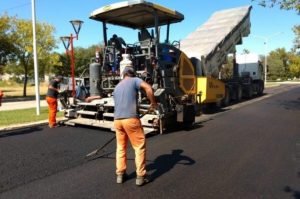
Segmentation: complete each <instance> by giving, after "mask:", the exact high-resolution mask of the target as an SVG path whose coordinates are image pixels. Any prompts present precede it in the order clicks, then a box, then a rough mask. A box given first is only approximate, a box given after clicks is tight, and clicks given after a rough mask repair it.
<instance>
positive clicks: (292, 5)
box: [252, 0, 300, 14]
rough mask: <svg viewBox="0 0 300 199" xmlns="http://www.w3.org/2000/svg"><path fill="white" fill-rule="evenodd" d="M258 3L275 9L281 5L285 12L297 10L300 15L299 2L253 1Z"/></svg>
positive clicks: (296, 0) (297, 0)
mask: <svg viewBox="0 0 300 199" xmlns="http://www.w3.org/2000/svg"><path fill="white" fill-rule="evenodd" d="M252 1H257V2H258V4H259V5H261V6H264V7H274V6H276V5H279V7H280V8H281V9H284V10H295V11H296V12H297V13H298V14H300V3H299V0H252Z"/></svg>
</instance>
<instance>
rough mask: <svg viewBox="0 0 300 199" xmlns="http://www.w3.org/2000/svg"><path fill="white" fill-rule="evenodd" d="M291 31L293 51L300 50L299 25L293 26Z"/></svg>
mask: <svg viewBox="0 0 300 199" xmlns="http://www.w3.org/2000/svg"><path fill="white" fill-rule="evenodd" d="M293 31H294V33H295V39H294V48H293V51H295V52H297V51H299V50H300V25H297V26H294V28H293Z"/></svg>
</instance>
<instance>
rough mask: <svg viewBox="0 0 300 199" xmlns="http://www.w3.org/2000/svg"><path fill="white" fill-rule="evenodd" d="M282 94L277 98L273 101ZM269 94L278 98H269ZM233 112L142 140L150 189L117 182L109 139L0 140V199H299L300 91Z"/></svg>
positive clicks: (93, 135)
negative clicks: (103, 147) (100, 152)
mask: <svg viewBox="0 0 300 199" xmlns="http://www.w3.org/2000/svg"><path fill="white" fill-rule="evenodd" d="M276 93H279V94H276ZM269 94H276V95H273V96H271V97H267V96H270V95H269ZM261 99H262V100H257V99H254V100H252V101H249V102H247V103H246V104H244V105H243V103H242V104H241V105H234V108H232V107H231V108H229V109H226V110H224V111H223V112H221V113H218V114H214V115H211V116H209V118H210V119H209V120H207V121H206V122H202V123H200V124H197V125H196V127H195V128H194V129H192V130H190V131H183V130H179V131H176V132H172V133H168V134H164V135H155V136H151V137H149V138H147V170H148V174H149V175H150V177H151V179H152V181H151V182H150V183H149V184H147V185H145V186H143V187H137V186H136V185H135V171H134V170H135V167H134V153H133V151H132V149H129V154H128V168H127V173H128V175H129V176H128V180H127V181H126V182H125V183H124V184H121V185H119V184H116V183H115V181H116V179H115V174H114V172H115V142H112V143H111V144H110V145H108V147H106V151H105V152H104V154H106V155H105V156H104V157H99V158H97V157H96V158H94V159H91V160H86V159H85V155H86V154H88V153H89V152H91V151H92V150H94V149H96V148H98V147H99V146H101V145H103V144H104V143H105V142H107V141H108V140H109V139H111V138H112V137H113V136H114V134H113V133H111V132H107V131H104V130H100V129H95V128H82V127H59V128H55V129H49V128H47V126H37V127H34V128H28V129H22V130H18V131H16V130H15V131H14V132H8V133H7V134H2V135H0V154H1V156H0V198H5V199H7V198H22V199H23V198H30V199H32V198H49V199H50V198H51V199H53V198H70V199H74V198H143V199H145V198H205V199H206V198H209V199H210V198H217V199H219V198H222V199H224V198H228V199H232V198H234V199H235V198H243V199H244V198H249V199H259V198H262V199H268V198H270V199H271V198H272V199H274V198H275V199H276V198H278V199H284V198H287V199H288V198H296V199H297V198H300V87H299V86H295V85H285V86H281V87H277V88H273V89H269V90H268V94H267V95H265V96H264V97H261Z"/></svg>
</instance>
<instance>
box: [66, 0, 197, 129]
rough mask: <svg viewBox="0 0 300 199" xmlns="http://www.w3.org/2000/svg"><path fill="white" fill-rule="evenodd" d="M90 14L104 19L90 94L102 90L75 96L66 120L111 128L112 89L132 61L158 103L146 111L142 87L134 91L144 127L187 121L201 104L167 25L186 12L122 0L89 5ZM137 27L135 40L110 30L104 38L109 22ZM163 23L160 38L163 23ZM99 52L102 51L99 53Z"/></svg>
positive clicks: (192, 77) (184, 58)
mask: <svg viewBox="0 0 300 199" xmlns="http://www.w3.org/2000/svg"><path fill="white" fill-rule="evenodd" d="M90 19H93V20H96V21H100V22H102V27H103V39H104V50H103V56H102V59H100V58H99V57H97V58H96V59H95V60H94V62H93V63H91V64H90V94H91V96H98V95H99V96H101V97H102V98H101V99H97V100H93V101H92V102H89V103H87V102H79V103H77V105H76V106H75V107H73V108H70V109H67V110H66V112H65V116H66V117H68V121H66V122H65V123H66V124H69V125H75V124H83V125H90V126H97V127H102V128H108V129H111V130H113V120H114V100H113V97H112V96H113V91H114V88H115V86H116V85H117V84H118V83H119V82H120V81H121V79H122V70H123V68H124V67H126V66H128V67H133V68H134V70H135V71H136V74H137V76H138V77H140V78H142V79H143V80H144V81H146V82H147V83H149V84H150V85H152V88H153V90H154V95H155V97H156V100H157V102H158V104H159V107H158V109H157V110H155V111H152V112H150V111H149V107H150V102H149V101H148V100H147V98H146V96H145V93H143V92H142V91H140V92H139V94H138V96H137V97H138V110H139V114H140V119H141V122H142V125H143V127H144V132H145V133H149V132H153V131H158V132H160V133H163V131H164V130H165V129H167V128H168V127H170V126H174V124H176V123H182V124H183V125H184V126H186V127H189V126H191V125H192V124H193V123H194V121H195V117H196V114H197V112H198V111H197V110H200V109H199V105H200V104H199V102H200V97H201V96H200V93H197V78H196V69H195V66H194V65H193V64H192V62H191V60H190V59H189V58H188V57H187V56H186V54H185V53H183V52H182V51H181V50H180V49H179V42H176V41H175V42H171V41H170V40H169V32H170V25H171V24H173V23H177V22H180V21H182V20H183V19H184V16H183V15H182V14H181V13H179V12H177V11H174V10H171V9H168V8H165V7H162V6H160V5H158V4H154V3H150V2H146V1H143V0H135V1H126V2H120V3H115V4H111V5H108V6H104V7H101V8H99V9H97V10H95V11H93V12H92V13H91V15H90ZM108 24H112V25H118V26H123V27H127V28H131V29H134V30H137V37H138V41H137V42H135V43H132V44H128V43H126V42H125V41H124V40H123V39H122V38H121V37H120V36H121V35H116V34H114V35H113V36H112V38H111V39H108V34H107V25H108ZM162 26H165V27H166V34H165V40H163V41H161V35H162V32H161V27H162ZM100 57H101V56H100Z"/></svg>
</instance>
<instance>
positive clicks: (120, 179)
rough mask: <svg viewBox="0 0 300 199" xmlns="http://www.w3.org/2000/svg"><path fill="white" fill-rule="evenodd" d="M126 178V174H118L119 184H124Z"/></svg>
mask: <svg viewBox="0 0 300 199" xmlns="http://www.w3.org/2000/svg"><path fill="white" fill-rule="evenodd" d="M124 180H125V174H117V184H122V183H123V182H124Z"/></svg>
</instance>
